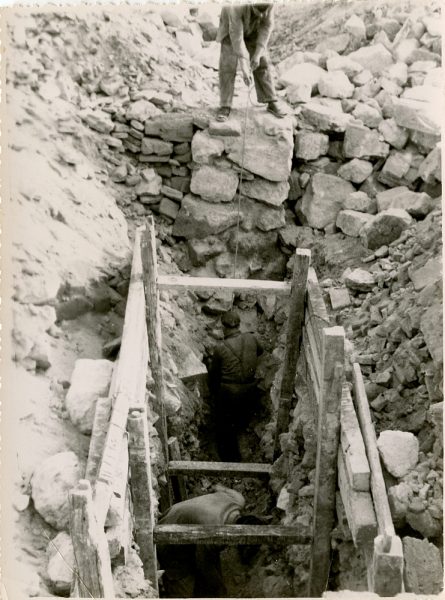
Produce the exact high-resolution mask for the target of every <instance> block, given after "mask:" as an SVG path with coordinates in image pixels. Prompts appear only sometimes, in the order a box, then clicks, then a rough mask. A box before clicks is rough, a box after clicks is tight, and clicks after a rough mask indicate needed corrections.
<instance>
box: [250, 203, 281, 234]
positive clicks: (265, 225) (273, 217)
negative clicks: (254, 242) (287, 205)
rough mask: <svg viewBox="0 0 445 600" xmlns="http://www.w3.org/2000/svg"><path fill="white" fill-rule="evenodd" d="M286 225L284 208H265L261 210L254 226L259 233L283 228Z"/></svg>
mask: <svg viewBox="0 0 445 600" xmlns="http://www.w3.org/2000/svg"><path fill="white" fill-rule="evenodd" d="M285 225H286V213H285V210H284V207H283V206H281V207H279V208H265V209H264V210H262V211H261V212H260V213H259V214H258V216H257V219H256V226H257V227H258V229H260V230H261V231H273V230H274V229H279V228H281V227H285Z"/></svg>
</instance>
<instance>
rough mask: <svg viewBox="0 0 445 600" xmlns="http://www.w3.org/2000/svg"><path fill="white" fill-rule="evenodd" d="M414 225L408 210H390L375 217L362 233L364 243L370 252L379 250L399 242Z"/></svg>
mask: <svg viewBox="0 0 445 600" xmlns="http://www.w3.org/2000/svg"><path fill="white" fill-rule="evenodd" d="M411 223H412V217H411V216H410V215H409V214H408V213H407V212H406V210H403V209H400V208H389V209H388V210H384V211H382V212H380V213H378V214H377V215H375V216H374V218H373V219H372V220H370V221H369V222H368V223H366V225H364V226H363V228H362V229H361V231H360V237H361V239H362V243H363V244H364V246H365V247H366V248H369V249H370V250H377V249H378V248H380V247H381V246H385V245H386V246H387V245H388V244H390V243H391V242H394V241H395V240H397V239H398V238H399V237H400V235H401V233H402V232H403V231H405V229H406V228H407V227H409V226H410V225H411Z"/></svg>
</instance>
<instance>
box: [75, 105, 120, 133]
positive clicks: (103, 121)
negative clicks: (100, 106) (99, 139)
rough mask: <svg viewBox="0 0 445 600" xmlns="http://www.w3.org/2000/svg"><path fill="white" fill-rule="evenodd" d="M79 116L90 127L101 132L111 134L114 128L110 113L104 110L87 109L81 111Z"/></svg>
mask: <svg viewBox="0 0 445 600" xmlns="http://www.w3.org/2000/svg"><path fill="white" fill-rule="evenodd" d="M79 116H80V118H81V119H82V121H83V122H84V123H86V125H88V127H90V128H91V129H94V131H98V132H99V133H106V134H109V133H111V132H112V131H113V129H114V123H113V121H112V120H111V117H110V115H109V114H108V113H106V112H105V111H103V110H91V109H87V110H83V111H80V113H79Z"/></svg>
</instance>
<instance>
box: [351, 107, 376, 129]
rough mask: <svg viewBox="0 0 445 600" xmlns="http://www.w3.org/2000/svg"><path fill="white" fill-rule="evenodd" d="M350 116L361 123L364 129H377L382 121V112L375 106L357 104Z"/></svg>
mask: <svg viewBox="0 0 445 600" xmlns="http://www.w3.org/2000/svg"><path fill="white" fill-rule="evenodd" d="M352 116H353V117H355V118H356V119H357V120H359V121H361V122H362V123H363V125H366V127H371V128H374V127H378V126H379V124H380V122H381V121H382V119H383V116H382V111H381V110H380V109H379V108H378V107H377V108H376V107H375V106H370V105H369V104H365V103H364V102H359V103H358V104H357V106H356V107H355V108H354V110H353V111H352Z"/></svg>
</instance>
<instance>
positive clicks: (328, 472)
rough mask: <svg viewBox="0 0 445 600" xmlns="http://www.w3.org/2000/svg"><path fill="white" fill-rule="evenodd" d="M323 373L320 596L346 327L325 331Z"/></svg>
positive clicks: (313, 590) (316, 557)
mask: <svg viewBox="0 0 445 600" xmlns="http://www.w3.org/2000/svg"><path fill="white" fill-rule="evenodd" d="M322 335H323V338H322V374H321V390H320V398H319V404H318V431H317V458H316V466H315V489H314V517H313V522H312V552H311V565H310V574H309V591H308V596H310V597H317V598H320V597H321V596H322V594H323V592H324V591H325V590H326V588H327V584H328V579H329V571H330V566H331V532H332V529H333V527H334V522H335V512H336V489H337V459H338V448H339V444H340V409H341V397H342V388H343V377H344V347H345V332H344V329H343V327H330V328H326V329H323V330H322Z"/></svg>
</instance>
